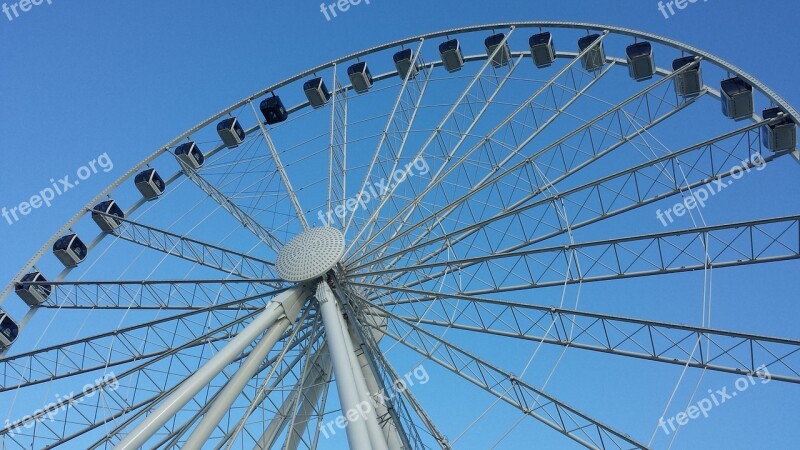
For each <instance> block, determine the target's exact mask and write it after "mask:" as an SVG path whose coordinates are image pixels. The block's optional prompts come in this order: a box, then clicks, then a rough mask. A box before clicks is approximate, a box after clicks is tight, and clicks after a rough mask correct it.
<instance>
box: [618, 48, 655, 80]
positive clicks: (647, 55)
mask: <svg viewBox="0 0 800 450" xmlns="http://www.w3.org/2000/svg"><path fill="white" fill-rule="evenodd" d="M625 54H626V55H627V56H628V73H630V75H631V78H633V79H634V80H636V81H644V80H649V79H651V78H653V75H655V73H656V61H655V58H653V45H652V44H650V43H649V42H637V43H635V44H631V45H629V46H628V47H627V48H626V49H625Z"/></svg>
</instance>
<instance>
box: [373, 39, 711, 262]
mask: <svg viewBox="0 0 800 450" xmlns="http://www.w3.org/2000/svg"><path fill="white" fill-rule="evenodd" d="M587 50H589V49H588V48H587ZM574 62H575V61H573V64H574ZM690 67H691V66H686V67H684V68H682V69H681V70H678V71H675V72H673V73H671V74H670V75H668V76H666V77H664V78H662V79H661V80H659V81H658V82H656V83H653V84H652V85H649V86H647V87H646V88H644V89H642V90H641V91H639V92H637V93H636V94H634V95H632V96H631V97H629V98H628V99H626V100H624V101H622V102H620V103H619V104H617V105H615V106H614V107H612V108H610V109H609V110H607V111H605V112H603V113H602V114H600V115H598V116H597V117H595V118H594V119H592V120H590V121H587V122H586V123H584V124H583V125H581V126H580V127H578V128H576V129H575V130H573V131H572V132H570V133H568V134H567V135H565V136H564V137H562V138H561V139H559V140H557V141H556V142H554V143H552V144H549V145H547V146H546V147H544V148H542V149H539V150H537V151H536V152H534V153H533V154H532V155H530V156H528V157H525V158H522V159H521V160H520V161H519V162H518V163H516V164H514V165H513V166H512V167H510V168H507V169H506V170H504V171H502V172H500V173H497V172H498V171H499V169H501V168H502V167H503V166H505V165H506V164H507V163H509V162H511V159H510V157H509V158H505V159H504V160H503V161H502V162H500V163H498V164H497V165H496V168H493V170H491V171H490V172H489V173H487V174H486V175H485V176H484V178H483V179H482V180H481V181H480V182H478V183H475V185H474V186H472V187H471V188H470V189H469V191H468V192H466V193H465V194H463V195H462V196H461V197H459V198H457V199H455V200H453V201H452V202H449V203H448V205H447V206H446V207H443V208H441V209H440V210H438V211H436V212H434V213H431V214H429V215H428V217H426V218H423V219H421V220H419V221H418V222H417V223H415V224H414V225H413V226H411V227H408V228H407V229H405V230H403V232H402V233H399V234H398V235H397V236H396V238H395V239H393V240H390V241H386V242H384V243H381V245H380V246H378V247H376V248H374V249H372V250H371V251H369V252H367V253H366V254H364V255H363V256H361V257H360V259H361V260H363V259H365V258H367V257H369V256H371V255H372V254H374V253H376V251H377V250H379V249H382V248H385V247H387V246H389V245H391V244H392V242H393V241H395V240H396V239H397V238H400V237H403V236H406V235H409V234H410V233H412V232H413V231H415V230H417V229H420V228H422V227H423V226H424V229H423V230H422V232H421V233H420V234H419V236H417V237H416V239H414V241H413V242H412V243H410V244H409V245H405V246H403V249H400V250H399V251H396V252H394V253H391V254H390V255H388V256H382V257H377V258H374V259H373V260H371V261H369V263H372V264H374V263H377V262H382V261H385V260H387V259H390V258H395V261H396V260H397V258H398V257H399V256H401V255H403V254H404V253H407V252H409V251H414V250H417V249H419V248H422V247H424V246H426V245H429V244H430V243H431V242H438V241H441V240H443V239H451V238H453V237H454V236H453V235H452V234H448V235H447V237H446V238H445V237H443V236H438V237H436V238H435V239H430V240H428V241H426V242H422V241H423V239H424V238H425V237H427V236H428V235H429V234H431V233H434V232H435V231H436V230H438V227H439V226H440V224H441V223H442V222H443V221H444V220H445V219H446V218H448V217H449V216H450V215H452V214H453V213H454V212H455V211H458V209H459V208H460V207H462V206H467V205H468V201H469V200H471V199H472V198H473V197H475V196H476V195H477V194H479V193H480V192H482V191H485V190H487V189H489V188H491V187H492V186H494V185H496V184H497V183H500V182H502V181H503V180H505V179H506V178H507V177H509V176H517V177H521V179H522V180H523V181H525V182H527V183H528V186H525V185H523V186H524V187H525V189H522V190H520V192H519V193H517V194H516V195H515V197H517V196H521V198H519V199H517V198H514V199H513V200H514V201H506V202H503V203H502V204H503V205H506V204H508V206H504V208H503V209H502V210H500V211H499V212H498V214H497V215H496V216H495V217H493V218H491V219H488V220H482V221H480V222H481V223H489V221H490V220H491V221H496V220H499V219H501V218H504V217H507V216H508V213H509V211H515V210H517V209H518V208H520V207H521V206H522V205H524V204H525V203H526V202H528V201H530V200H531V199H533V198H535V197H537V196H539V195H541V194H542V193H544V192H546V191H547V190H548V189H550V188H551V186H553V185H555V184H556V183H558V182H560V181H562V180H564V179H566V178H567V177H569V176H571V175H573V174H574V173H576V172H578V171H579V170H580V169H582V168H584V167H586V166H587V165H589V164H590V163H592V162H594V161H596V160H597V159H599V158H601V157H602V156H605V155H607V154H609V153H610V152H612V151H614V150H616V149H617V148H619V147H621V146H622V145H624V144H626V143H628V142H631V141H633V140H634V139H636V138H637V137H638V136H640V135H641V134H642V132H644V131H646V130H649V129H650V128H652V127H654V126H655V125H657V124H659V123H662V122H663V121H665V120H666V119H668V118H669V117H671V116H673V115H674V114H676V113H678V112H679V111H681V110H683V109H684V108H686V107H687V106H688V105H690V104H692V103H694V102H695V101H697V99H698V98H700V96H698V97H696V98H694V99H692V100H689V101H687V102H685V103H682V104H676V105H669V106H670V110H669V111H667V112H666V113H664V114H663V115H660V116H659V115H658V112H659V111H660V110H661V107H662V106H663V105H664V104H665V103H666V100H665V99H664V98H662V97H659V96H657V95H655V92H656V90H657V89H658V88H659V87H668V86H669V85H670V83H671V82H672V80H673V79H674V77H676V76H678V75H680V74H681V73H683V71H685V70H688V69H689V68H690ZM604 73H605V72H604ZM551 81H552V80H551ZM702 94H705V92H703V93H702ZM702 94H701V96H702ZM533 100H534V98H533V97H532V98H531V99H529V102H530V101H533ZM651 102H654V103H655V105H650V103H651ZM630 105H638V106H637V112H638V111H639V110H640V109H642V108H643V109H644V110H645V112H646V114H647V120H646V122H645V123H644V125H639V124H634V121H633V120H632V119H631V118H630V117H629V116H628V114H627V113H626V112H625V111H624V108H625V107H626V106H630ZM512 118H513V115H511V116H509V117H507V118H506V119H505V120H504V122H505V121H510V120H511V119H512ZM623 123H629V126H628V129H627V130H626V128H625V127H624V126H623ZM631 127H633V128H635V131H634V132H630V128H631ZM593 131H594V133H595V134H597V133H600V134H601V136H607V137H610V138H612V139H611V142H607V141H606V139H592V138H591V137H592V132H593ZM539 133H540V129H539V128H536V129H534V130H533V132H532V133H531V134H530V135H529V136H527V138H526V139H524V140H523V141H522V142H521V143H517V142H516V139H515V140H514V145H512V146H511V148H513V149H514V150H513V152H512V153H511V154H512V155H515V154H517V153H518V152H520V151H522V150H523V149H524V148H525V147H526V146H527V145H529V144H530V143H531V142H532V141H533V140H534V139H535V138H536V137H537V136H538V135H539ZM587 143H588V145H589V146H590V147H591V149H590V151H584V150H582V149H581V147H584V146H586V145H587ZM604 145H605V146H604ZM541 161H550V162H549V163H541ZM557 162H561V164H563V166H559V163H557ZM537 163H538V164H539V165H544V166H546V169H547V170H546V171H547V172H553V171H554V172H556V174H555V175H551V176H552V177H553V178H554V179H553V180H550V179H545V178H544V177H543V176H542V175H543V174H542V173H541V172H540V169H538V167H539V166H537V165H536V164H537ZM528 173H530V174H528ZM548 178H550V176H548ZM433 219H435V220H434V221H433V223H429V222H430V221H431V220H433ZM426 224H428V225H427V226H426ZM477 229H478V228H475V230H477ZM473 231H474V230H473ZM467 236H469V235H468V234H467V235H464V236H459V237H458V239H455V240H453V241H452V242H459V241H460V240H463V239H465V238H466V237H467ZM422 260H423V261H424V260H426V259H425V258H422Z"/></svg>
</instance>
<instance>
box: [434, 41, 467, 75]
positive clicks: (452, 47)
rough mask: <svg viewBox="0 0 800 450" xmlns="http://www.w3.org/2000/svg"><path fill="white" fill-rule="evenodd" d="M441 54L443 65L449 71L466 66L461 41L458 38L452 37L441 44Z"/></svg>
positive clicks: (456, 70) (455, 70)
mask: <svg viewBox="0 0 800 450" xmlns="http://www.w3.org/2000/svg"><path fill="white" fill-rule="evenodd" d="M439 54H440V55H442V65H443V66H444V68H445V70H447V71H448V72H450V73H453V72H458V71H459V70H461V68H462V67H464V54H463V53H462V52H461V43H460V42H458V39H450V40H449V41H447V42H442V43H441V44H439Z"/></svg>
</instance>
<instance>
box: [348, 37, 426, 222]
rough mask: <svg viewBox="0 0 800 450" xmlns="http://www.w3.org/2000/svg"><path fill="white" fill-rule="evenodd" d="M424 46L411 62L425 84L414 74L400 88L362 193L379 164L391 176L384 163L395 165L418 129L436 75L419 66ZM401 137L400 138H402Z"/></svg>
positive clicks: (410, 74)
mask: <svg viewBox="0 0 800 450" xmlns="http://www.w3.org/2000/svg"><path fill="white" fill-rule="evenodd" d="M424 43H425V40H424V39H423V40H420V43H419V45H418V46H417V51H416V52H414V54H413V58H412V60H411V67H419V68H420V69H419V70H420V72H421V73H422V75H423V78H424V80H423V82H422V83H420V82H419V79H418V78H417V77H414V76H412V75H413V71H411V70H409V71H408V72H407V73H406V75H405V76H404V77H403V83H402V84H401V85H400V90H399V92H398V94H397V100H395V102H394V106H393V107H392V112H391V113H390V114H389V118H388V119H387V121H386V126H385V127H384V128H383V131H382V132H381V135H380V139H379V140H378V145H377V147H376V149H375V152H374V153H373V154H372V159H371V160H370V163H369V167H368V168H367V172H366V175H365V176H364V181H363V182H362V183H361V189H360V190H359V191H358V192H365V191H366V189H367V185H368V184H369V183H370V180H371V179H372V175H373V171H374V170H375V166H376V164H379V165H380V168H381V169H382V171H383V174H384V176H388V173H387V170H386V168H384V167H383V163H384V160H385V161H393V160H394V158H395V157H396V156H397V155H399V154H401V153H402V151H403V149H404V148H405V144H406V141H407V140H408V136H409V134H410V133H411V127H412V126H413V125H414V120H415V119H416V117H417V112H418V111H419V108H420V104H421V103H422V99H423V98H424V96H425V91H426V89H427V88H428V82H429V81H430V79H431V74H432V72H433V71H432V70H431V68H430V67H428V66H427V65H424V64H423V65H420V64H418V59H419V57H420V56H419V55H420V54H421V50H422V45H423V44H424ZM412 81H413V82H412ZM398 134H400V136H399V137H398ZM381 157H383V159H380V158H381ZM355 216H356V215H355V214H351V215H350V216H349V218H348V219H347V223H346V225H345V227H344V232H343V234H344V235H345V236H347V232H348V231H349V230H350V225H351V224H352V223H353V219H355Z"/></svg>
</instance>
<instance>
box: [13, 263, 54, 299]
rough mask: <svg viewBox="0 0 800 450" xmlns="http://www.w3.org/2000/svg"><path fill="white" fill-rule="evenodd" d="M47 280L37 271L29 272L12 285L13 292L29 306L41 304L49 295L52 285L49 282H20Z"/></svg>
mask: <svg viewBox="0 0 800 450" xmlns="http://www.w3.org/2000/svg"><path fill="white" fill-rule="evenodd" d="M44 282H47V280H46V279H45V278H44V275H42V274H41V273H39V272H31V273H29V274H27V275H25V276H24V277H22V279H21V280H19V283H16V284H15V285H14V292H15V293H16V294H17V296H19V298H21V299H22V301H24V302H25V304H27V305H28V306H30V307H31V308H34V307H36V306H39V305H41V304H42V303H44V302H45V300H47V298H48V297H50V294H51V293H52V287H51V286H50V285H49V284H37V285H30V284H27V285H26V284H22V283H44Z"/></svg>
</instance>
